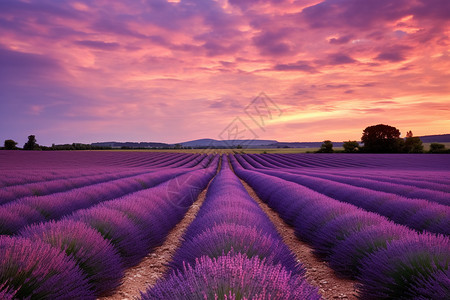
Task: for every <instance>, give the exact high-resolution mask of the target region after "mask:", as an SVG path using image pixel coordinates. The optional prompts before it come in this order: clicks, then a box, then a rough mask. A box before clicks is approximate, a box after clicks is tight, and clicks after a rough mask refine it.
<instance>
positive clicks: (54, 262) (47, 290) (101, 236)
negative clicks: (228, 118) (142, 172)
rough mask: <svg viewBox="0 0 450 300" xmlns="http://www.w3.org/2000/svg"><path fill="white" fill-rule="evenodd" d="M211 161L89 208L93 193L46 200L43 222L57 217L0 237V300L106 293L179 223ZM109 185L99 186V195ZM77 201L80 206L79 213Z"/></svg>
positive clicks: (213, 167) (202, 184) (211, 169)
mask: <svg viewBox="0 0 450 300" xmlns="http://www.w3.org/2000/svg"><path fill="white" fill-rule="evenodd" d="M217 164H218V157H215V158H214V160H213V161H212V162H211V163H210V165H209V167H208V168H206V169H198V170H193V171H191V172H186V171H174V170H163V171H161V172H159V173H160V174H159V175H158V176H160V178H158V177H155V176H154V175H153V174H148V175H149V176H151V175H153V179H152V180H153V183H155V180H157V181H158V183H159V182H161V181H163V180H161V178H165V180H167V179H169V178H172V179H170V180H168V181H165V182H163V183H161V184H159V185H157V186H155V187H153V188H149V189H145V190H142V191H139V192H135V193H131V194H129V195H126V196H123V197H121V198H117V194H116V195H115V197H114V199H112V200H109V201H103V202H101V203H99V204H97V205H93V204H95V203H98V202H99V201H96V200H95V199H94V198H96V197H98V193H93V194H91V197H87V198H85V199H84V201H82V200H80V201H79V199H77V198H76V197H74V198H73V199H70V200H71V201H74V202H77V201H78V202H77V203H75V204H73V203H71V202H67V198H64V197H62V198H61V201H60V203H54V202H52V201H48V202H46V203H45V204H43V206H44V207H45V208H46V209H48V211H47V213H48V212H49V216H50V218H48V219H60V218H61V217H62V219H60V220H59V221H45V222H43V223H38V224H35V225H32V226H27V227H25V228H23V227H24V226H21V227H19V228H15V229H14V231H15V232H17V234H16V235H14V236H11V237H10V236H5V235H3V236H0V298H1V299H12V298H20V299H22V298H27V297H31V298H32V299H42V298H44V299H94V298H95V297H96V296H99V295H104V294H107V293H108V292H110V291H112V290H113V289H114V288H116V287H117V286H118V285H119V284H120V282H121V279H122V276H123V271H124V269H125V268H126V267H129V266H131V265H134V264H136V263H137V262H138V261H139V260H140V259H141V258H142V257H144V256H145V255H146V254H147V253H148V252H149V251H151V249H152V248H154V247H155V246H157V245H159V244H160V243H161V242H162V241H163V240H164V238H165V236H166V235H167V233H168V232H169V231H170V229H171V228H173V227H174V226H175V225H176V224H177V223H178V222H179V221H180V220H181V219H182V217H183V215H184V214H185V212H186V211H187V209H188V207H189V206H190V205H191V204H192V203H193V201H195V199H196V198H197V196H198V194H199V193H200V192H201V190H203V189H204V188H205V187H206V185H207V183H208V182H209V180H210V179H211V177H212V176H213V174H214V173H215V172H216V169H217ZM174 176H176V177H175V178H173V177H174ZM152 180H150V181H152ZM114 186H115V185H114V184H113V185H110V186H108V187H105V190H104V191H105V193H106V189H107V188H113V187H114ZM113 194H114V193H113ZM124 195H125V194H124ZM37 198H43V197H37ZM52 200H55V199H52ZM64 200H66V202H65V203H64ZM103 200H106V199H103ZM88 202H89V203H88ZM69 203H70V205H68V204H69ZM79 203H84V207H86V208H85V209H79V208H80V206H77V205H79ZM12 204H14V203H12ZM36 205H42V203H41V202H39V203H38V202H36ZM52 205H55V206H57V207H58V208H56V209H54V208H53V207H52ZM74 205H75V206H77V207H76V208H74ZM65 206H69V207H71V208H66V207H65ZM84 207H83V208H84ZM61 210H64V212H62V211H61ZM70 213H71V214H70ZM48 219H47V220H48ZM34 221H36V220H34ZM39 221H42V220H39ZM31 223H34V222H31ZM27 225H29V224H27ZM20 228H22V230H20V231H19V229H20Z"/></svg>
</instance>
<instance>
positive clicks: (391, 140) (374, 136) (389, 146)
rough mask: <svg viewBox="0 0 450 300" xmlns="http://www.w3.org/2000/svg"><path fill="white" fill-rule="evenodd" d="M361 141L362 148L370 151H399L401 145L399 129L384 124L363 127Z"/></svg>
mask: <svg viewBox="0 0 450 300" xmlns="http://www.w3.org/2000/svg"><path fill="white" fill-rule="evenodd" d="M361 141H362V142H363V143H364V147H363V150H364V151H365V152H372V153H398V152H401V150H402V146H403V145H402V144H403V139H401V138H400V131H399V130H398V129H397V128H395V127H392V126H389V125H384V124H378V125H373V126H369V127H367V128H366V129H364V131H363V135H362V137H361Z"/></svg>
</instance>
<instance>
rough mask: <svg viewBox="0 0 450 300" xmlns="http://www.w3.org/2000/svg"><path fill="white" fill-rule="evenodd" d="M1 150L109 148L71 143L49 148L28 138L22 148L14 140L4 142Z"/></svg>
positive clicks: (31, 136) (34, 138) (107, 148)
mask: <svg viewBox="0 0 450 300" xmlns="http://www.w3.org/2000/svg"><path fill="white" fill-rule="evenodd" d="M1 149H2V150H21V149H22V150H36V151H57V150H109V149H111V147H103V146H92V145H90V144H82V143H72V144H63V145H55V144H53V145H52V146H51V147H47V146H42V145H39V144H38V143H37V141H36V136H34V135H30V136H28V141H27V142H26V143H25V144H24V145H23V148H19V147H17V142H15V141H14V140H5V143H4V147H2V148H1Z"/></svg>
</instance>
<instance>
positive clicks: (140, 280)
mask: <svg viewBox="0 0 450 300" xmlns="http://www.w3.org/2000/svg"><path fill="white" fill-rule="evenodd" d="M206 191H207V188H206V189H205V190H204V191H203V192H201V193H200V195H199V196H198V198H197V201H195V203H194V204H192V205H191V207H190V208H189V210H188V211H187V213H186V215H185V217H184V218H183V220H182V221H181V222H180V223H178V224H177V225H176V226H175V228H174V229H172V230H171V231H170V233H169V235H168V236H167V238H166V240H165V242H164V243H163V244H162V245H161V246H159V247H156V248H155V249H154V251H153V252H151V253H149V254H148V255H147V256H146V257H145V258H144V259H142V261H141V262H140V263H139V264H138V265H136V266H134V267H132V268H129V269H128V270H126V272H125V276H124V280H123V283H122V285H121V286H119V288H118V289H117V290H116V291H114V293H113V294H112V295H111V296H107V297H101V298H99V299H101V300H131V299H136V298H139V297H140V295H141V294H140V292H141V291H142V292H145V290H146V289H147V288H148V287H149V286H153V285H154V284H155V283H156V281H157V280H158V279H160V278H162V277H163V275H164V274H165V273H166V271H167V270H168V268H167V263H168V262H170V261H171V260H172V257H173V255H174V254H175V251H176V250H177V249H178V247H179V246H180V245H181V237H182V235H183V233H184V232H185V231H186V228H187V227H188V226H189V224H191V222H192V221H193V220H194V219H195V216H196V215H197V212H198V210H199V209H200V207H201V206H202V204H203V202H204V201H205V196H206Z"/></svg>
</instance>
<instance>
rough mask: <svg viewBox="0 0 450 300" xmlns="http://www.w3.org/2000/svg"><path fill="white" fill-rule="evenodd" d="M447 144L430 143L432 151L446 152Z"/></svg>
mask: <svg viewBox="0 0 450 300" xmlns="http://www.w3.org/2000/svg"><path fill="white" fill-rule="evenodd" d="M446 152H447V151H446V149H445V145H444V144H440V143H431V144H430V153H446Z"/></svg>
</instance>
